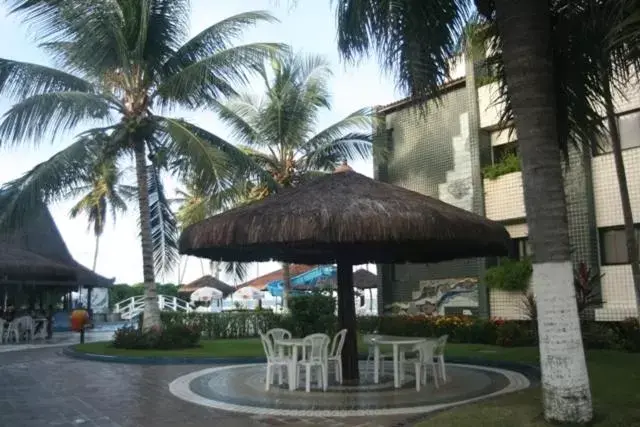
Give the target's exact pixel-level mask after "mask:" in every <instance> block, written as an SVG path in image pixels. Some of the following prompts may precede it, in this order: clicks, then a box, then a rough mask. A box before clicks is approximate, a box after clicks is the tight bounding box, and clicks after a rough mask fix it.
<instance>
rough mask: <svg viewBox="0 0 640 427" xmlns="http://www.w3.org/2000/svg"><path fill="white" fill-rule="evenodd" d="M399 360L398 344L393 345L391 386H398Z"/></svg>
mask: <svg viewBox="0 0 640 427" xmlns="http://www.w3.org/2000/svg"><path fill="white" fill-rule="evenodd" d="M399 362H400V361H399V360H398V345H397V344H394V345H393V386H394V387H395V388H400V363H399Z"/></svg>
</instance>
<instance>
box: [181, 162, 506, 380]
mask: <svg viewBox="0 0 640 427" xmlns="http://www.w3.org/2000/svg"><path fill="white" fill-rule="evenodd" d="M509 242H510V238H509V233H507V230H506V229H505V228H504V226H502V225H500V224H499V223H497V222H493V221H490V220H488V219H486V218H483V217H481V216H479V215H476V214H474V213H471V212H467V211H465V210H463V209H459V208H457V207H455V206H452V205H449V204H447V203H444V202H442V201H440V200H437V199H434V198H431V197H427V196H425V195H422V194H420V193H416V192H414V191H410V190H407V189H404V188H400V187H396V186H394V185H391V184H387V183H383V182H380V181H375V180H373V179H370V178H368V177H366V176H364V175H360V174H358V173H356V172H354V171H352V170H351V168H349V167H348V166H347V165H346V163H345V164H344V165H343V166H342V167H340V168H338V169H336V173H333V174H327V175H325V176H322V177H320V178H317V179H315V180H312V181H310V182H308V183H305V184H302V185H300V186H298V187H295V188H291V189H288V190H286V191H281V192H279V193H278V194H275V195H272V196H270V197H267V198H266V199H264V200H261V201H259V202H255V203H252V204H250V205H247V206H243V207H239V208H236V209H232V210H229V211H227V212H223V213H221V214H219V215H216V216H214V217H211V218H208V219H206V220H204V221H202V222H199V223H197V224H193V225H192V226H190V227H188V228H187V229H186V230H185V231H184V232H183V233H182V236H180V252H181V253H183V254H188V255H193V256H198V257H203V258H209V259H212V260H221V261H245V262H247V261H268V260H278V261H283V262H289V263H303V264H330V263H337V264H338V319H339V322H340V327H341V328H346V329H347V340H346V341H345V347H344V349H343V353H342V357H343V358H342V369H343V375H344V378H345V379H347V380H357V379H358V358H357V352H358V350H357V339H356V313H355V306H354V304H353V301H354V291H353V265H360V264H366V263H382V264H395V263H404V262H416V263H425V262H438V261H445V260H450V259H455V258H471V257H479V256H498V255H506V254H507V253H508V248H509V247H510V243H509Z"/></svg>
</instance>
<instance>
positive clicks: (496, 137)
mask: <svg viewBox="0 0 640 427" xmlns="http://www.w3.org/2000/svg"><path fill="white" fill-rule="evenodd" d="M456 64H457V65H456V66H455V68H454V70H453V72H452V76H451V79H450V81H449V82H448V83H446V86H445V87H444V88H443V95H442V97H441V98H440V99H439V100H438V101H435V100H432V101H428V102H427V103H426V105H424V104H423V105H419V106H417V105H416V104H415V103H414V102H412V100H410V99H407V100H402V101H398V102H395V103H393V104H390V105H387V106H382V107H378V109H377V111H378V115H379V117H380V118H381V119H382V120H380V121H379V123H380V124H379V131H378V134H377V135H378V138H382V139H384V140H385V141H384V142H386V144H387V147H388V155H387V156H386V160H384V161H383V162H379V163H378V164H376V168H375V174H376V178H377V179H380V180H382V181H386V182H389V183H392V184H395V185H399V186H402V187H405V188H408V189H410V190H413V191H417V192H420V193H422V194H425V195H428V196H431V197H437V198H439V199H441V200H443V201H445V202H447V203H450V204H453V205H455V206H458V207H460V208H463V209H466V210H469V211H473V212H475V213H478V214H481V215H485V216H487V217H488V218H490V219H493V220H495V221H499V222H501V223H502V224H504V225H505V227H506V228H507V230H508V231H509V233H510V234H511V237H512V239H513V243H514V247H515V248H516V251H515V252H516V256H520V257H523V256H527V255H530V252H531V247H530V246H529V245H528V242H527V234H528V230H527V220H526V215H525V207H524V198H523V187H522V173H521V172H519V171H514V172H510V173H505V174H502V175H500V176H497V177H496V176H495V174H494V176H492V177H491V179H490V178H488V177H484V175H483V169H484V168H485V167H486V166H488V165H492V164H494V165H495V164H498V163H499V162H501V161H503V160H504V159H505V156H506V155H507V154H510V155H514V154H515V153H516V151H517V150H516V141H517V135H516V133H515V131H514V130H513V129H512V128H508V127H506V128H505V127H504V126H501V124H500V120H499V119H500V117H501V112H502V110H501V106H500V105H499V104H498V103H497V102H496V99H497V90H498V89H497V84H496V83H491V82H490V80H488V79H481V78H478V77H477V76H478V73H477V72H476V73H469V72H466V70H468V69H471V67H472V65H471V64H470V63H469V62H466V63H465V61H464V60H459V61H457V62H456ZM485 83H486V84H485ZM639 88H640V85H638V84H632V85H630V88H629V90H628V91H626V93H625V96H624V97H622V96H620V97H618V99H616V101H615V105H616V112H617V114H618V122H619V126H620V134H621V138H622V147H623V149H624V160H625V165H626V168H627V179H628V183H629V191H630V197H631V205H632V208H633V213H634V218H635V219H636V220H637V221H639V222H640V187H639V186H638V183H640V89H639ZM425 106H426V108H423V107H425ZM506 157H509V156H506ZM506 170H509V169H508V168H506ZM565 188H566V194H567V208H568V215H569V229H570V238H571V244H572V250H573V252H572V257H573V261H574V262H575V263H576V264H577V263H580V262H584V263H586V264H587V265H588V266H590V267H591V268H592V270H593V271H594V272H597V271H599V273H600V274H602V278H601V280H600V282H601V295H602V300H603V303H602V304H601V305H600V306H599V307H597V308H595V310H594V311H593V315H594V316H595V318H596V319H597V320H620V319H623V318H626V317H630V316H634V315H636V313H637V311H636V303H635V294H634V289H633V280H632V275H631V268H630V265H629V264H628V260H627V255H626V242H625V237H624V231H623V228H622V225H623V217H622V210H621V204H620V197H619V191H618V184H617V179H616V171H615V165H614V161H613V156H612V154H611V153H610V149H607V147H606V144H605V147H604V149H603V150H600V152H598V153H584V154H583V153H580V152H578V151H577V150H576V151H571V152H570V155H569V162H568V163H567V165H566V168H565ZM638 237H640V224H638ZM491 262H495V260H487V259H466V260H454V261H449V262H443V263H437V264H428V265H415V264H403V265H387V266H380V268H379V271H380V273H381V275H382V282H383V285H382V289H381V291H380V292H379V293H378V295H379V298H380V299H381V301H380V307H384V310H385V311H386V312H395V313H398V312H400V313H418V312H423V313H432V312H434V311H437V312H439V313H441V314H444V313H460V312H463V313H474V314H476V313H479V314H481V315H485V316H486V315H490V316H494V317H502V318H522V317H523V316H525V310H524V309H523V295H522V292H507V291H500V290H488V289H487V287H486V286H485V284H484V283H483V280H482V278H483V277H484V272H485V271H486V269H487V268H488V266H489V265H490V263H491Z"/></svg>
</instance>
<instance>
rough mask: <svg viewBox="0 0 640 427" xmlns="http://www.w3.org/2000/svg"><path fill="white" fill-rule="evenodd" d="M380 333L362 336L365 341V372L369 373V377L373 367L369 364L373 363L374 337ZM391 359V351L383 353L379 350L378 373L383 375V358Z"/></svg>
mask: <svg viewBox="0 0 640 427" xmlns="http://www.w3.org/2000/svg"><path fill="white" fill-rule="evenodd" d="M379 336H380V335H365V336H364V341H365V342H366V343H367V368H366V369H367V372H368V373H370V374H371V377H373V367H372V366H371V365H373V363H375V345H374V340H375V339H376V337H379ZM387 358H389V359H392V360H393V354H391V353H383V352H382V351H381V352H380V359H379V361H380V375H384V360H385V359H387Z"/></svg>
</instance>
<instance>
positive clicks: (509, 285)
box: [484, 258, 533, 291]
mask: <svg viewBox="0 0 640 427" xmlns="http://www.w3.org/2000/svg"><path fill="white" fill-rule="evenodd" d="M532 272H533V266H532V265H531V260H530V259H523V260H513V259H509V258H503V259H502V260H500V264H499V265H496V266H495V267H491V268H488V269H487V271H486V273H485V276H484V281H485V283H486V284H487V286H489V287H490V288H492V289H502V290H504V291H526V290H527V288H528V287H529V281H530V280H531V273H532Z"/></svg>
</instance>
